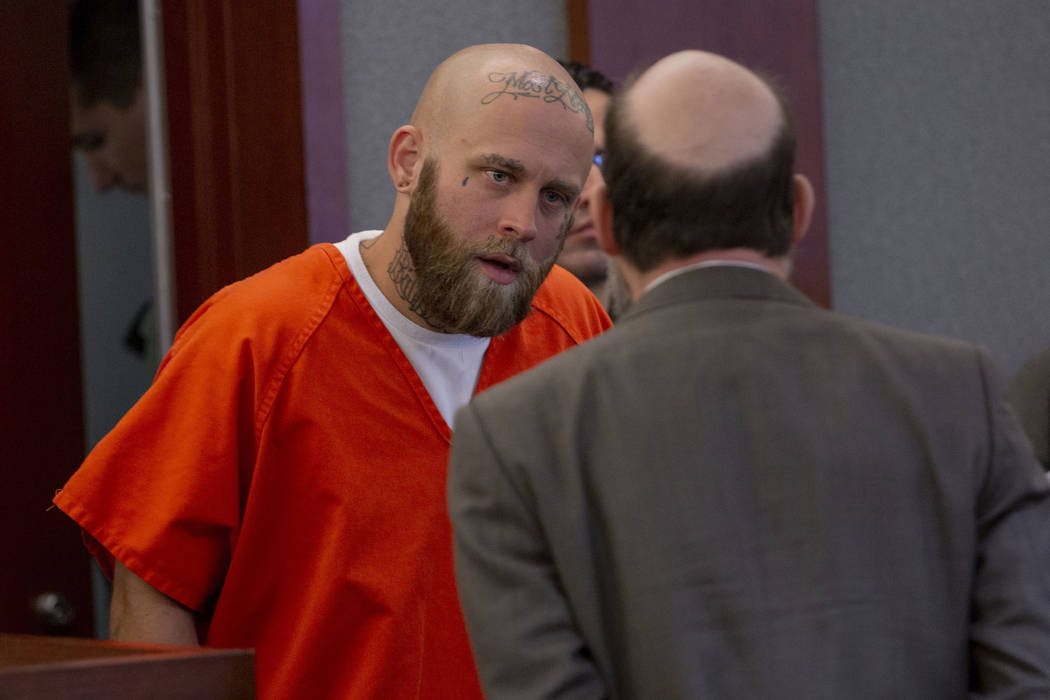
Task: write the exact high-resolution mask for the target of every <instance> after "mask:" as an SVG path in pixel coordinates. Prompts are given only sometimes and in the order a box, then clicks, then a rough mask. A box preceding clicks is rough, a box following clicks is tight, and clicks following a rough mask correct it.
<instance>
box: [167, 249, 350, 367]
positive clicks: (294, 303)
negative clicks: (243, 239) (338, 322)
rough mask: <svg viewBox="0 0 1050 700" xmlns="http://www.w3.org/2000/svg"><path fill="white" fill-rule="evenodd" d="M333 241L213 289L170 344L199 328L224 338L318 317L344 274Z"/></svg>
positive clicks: (289, 327) (292, 326) (190, 338)
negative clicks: (212, 292)
mask: <svg viewBox="0 0 1050 700" xmlns="http://www.w3.org/2000/svg"><path fill="white" fill-rule="evenodd" d="M341 262H342V257H341V255H340V254H339V252H338V251H337V250H336V249H335V247H334V246H331V245H329V244H320V245H315V246H312V247H310V248H308V249H306V250H305V251H303V252H302V253H299V254H297V255H293V256H292V257H290V258H286V259H284V260H282V261H280V262H278V263H275V264H274V265H272V266H270V267H268V268H266V269H265V270H262V271H261V272H258V273H256V274H254V275H252V276H250V277H247V278H245V279H243V280H240V281H239V282H234V283H233V284H230V285H228V286H226V287H224V288H223V289H220V290H219V291H218V292H216V293H215V294H213V295H212V296H211V297H210V298H209V299H208V300H207V301H205V302H204V303H203V304H201V306H200V307H199V308H198V309H197V310H196V311H194V313H193V314H192V315H191V316H190V317H189V319H187V320H186V322H185V323H184V324H183V325H182V327H181V328H180V329H179V332H178V333H177V334H176V337H175V345H174V346H173V348H172V349H173V350H177V349H179V348H180V347H181V346H182V345H185V344H188V343H192V342H194V340H195V339H197V337H198V336H200V335H201V334H218V335H220V336H221V337H223V338H225V339H227V340H233V339H234V338H236V337H243V336H245V335H251V336H256V337H260V336H267V335H273V334H278V335H279V334H281V333H282V332H295V331H296V330H297V329H299V328H300V327H301V326H302V325H303V324H311V323H312V324H314V325H316V323H317V322H319V321H320V320H321V318H322V317H323V316H324V314H325V313H326V312H327V310H328V308H329V307H330V306H331V304H332V301H333V300H334V298H335V296H336V294H337V293H338V291H339V289H340V287H341V286H342V285H343V283H344V282H345V280H346V279H347V278H348V277H349V272H348V271H347V270H346V266H345V263H343V264H342V265H340V263H341Z"/></svg>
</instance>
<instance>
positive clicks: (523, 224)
mask: <svg viewBox="0 0 1050 700" xmlns="http://www.w3.org/2000/svg"><path fill="white" fill-rule="evenodd" d="M538 206H539V199H538V197H537V196H535V195H533V194H532V193H526V192H520V193H517V194H515V195H510V196H508V197H507V198H506V199H505V200H504V205H503V211H502V212H501V217H500V218H501V220H500V231H502V232H503V234H504V235H507V236H510V237H513V238H516V239H517V240H519V241H521V242H522V243H528V242H529V241H531V240H532V239H533V238H535V237H536V233H537V230H536V210H537V207H538Z"/></svg>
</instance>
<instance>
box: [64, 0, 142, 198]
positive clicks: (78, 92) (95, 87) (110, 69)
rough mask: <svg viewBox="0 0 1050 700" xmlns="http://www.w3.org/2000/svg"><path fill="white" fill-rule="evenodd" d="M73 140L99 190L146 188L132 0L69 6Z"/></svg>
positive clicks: (135, 10) (93, 0) (84, 1)
mask: <svg viewBox="0 0 1050 700" xmlns="http://www.w3.org/2000/svg"><path fill="white" fill-rule="evenodd" d="M70 69H71V73H72V91H71V92H72V94H71V98H72V99H71V105H72V113H71V121H72V141H73V146H74V147H75V148H78V149H80V150H81V151H82V152H83V154H84V157H85V158H86V160H87V164H88V168H89V169H90V171H91V179H92V183H93V184H94V186H95V189H96V190H98V191H99V192H105V191H106V190H109V189H111V188H120V189H124V190H127V191H129V192H138V193H143V194H144V193H145V192H146V191H147V186H148V180H147V157H146V107H145V97H144V95H143V90H142V60H141V48H140V43H139V13H138V2H137V0H77V2H75V3H73V4H72V6H71V7H70Z"/></svg>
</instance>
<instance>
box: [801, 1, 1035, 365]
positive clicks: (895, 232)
mask: <svg viewBox="0 0 1050 700" xmlns="http://www.w3.org/2000/svg"><path fill="white" fill-rule="evenodd" d="M820 16H821V44H822V70H823V78H824V119H825V127H824V133H825V145H826V156H827V180H828V200H829V201H828V204H829V223H830V226H829V227H830V240H831V259H832V266H831V271H832V291H833V299H834V305H835V308H836V309H838V310H841V311H845V312H847V313H852V314H856V315H859V316H864V317H867V318H872V319H876V320H881V321H885V322H888V323H892V324H894V325H898V326H903V327H906V328H911V329H914V330H920V331H929V332H936V333H942V334H946V335H951V336H955V337H959V338H964V339H967V340H971V341H974V342H978V343H981V344H982V345H985V346H986V347H988V348H990V349H991V350H992V352H993V354H994V355H995V357H996V359H997V360H998V362H999V364H1000V366H1001V367H1002V368H1003V369H1004V370H1005V371H1006V372H1007V373H1012V372H1013V371H1015V370H1016V369H1017V367H1018V366H1019V364H1020V363H1021V362H1022V361H1023V360H1024V359H1025V358H1026V357H1027V356H1029V355H1031V354H1034V353H1035V352H1036V350H1038V349H1039V348H1041V347H1043V346H1046V345H1050V322H1048V318H1047V314H1046V309H1047V308H1048V307H1050V287H1048V285H1047V284H1046V282H1045V275H1044V272H1045V270H1046V263H1047V260H1048V258H1050V255H1048V253H1050V89H1048V88H1047V86H1048V85H1050V61H1048V60H1047V55H1048V53H1050V2H1047V1H1046V0H1002V1H999V2H992V1H991V0H973V1H968V2H959V1H958V0H924V1H923V2H921V3H915V2H911V1H910V0H824V1H823V2H821V4H820Z"/></svg>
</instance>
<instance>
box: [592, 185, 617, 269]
mask: <svg viewBox="0 0 1050 700" xmlns="http://www.w3.org/2000/svg"><path fill="white" fill-rule="evenodd" d="M607 195H608V190H607V189H606V187H605V185H604V184H602V185H599V186H598V187H597V188H596V189H595V190H594V194H593V195H592V196H591V201H590V202H588V206H589V207H590V210H591V211H590V214H591V221H593V222H594V228H595V230H596V231H597V233H598V245H599V246H600V247H601V249H602V250H604V251H605V252H606V254H608V255H616V256H618V255H619V254H620V246H618V245H616V237H615V236H613V229H612V222H613V210H612V202H610V201H609V197H608V196H607Z"/></svg>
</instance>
